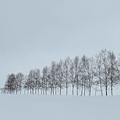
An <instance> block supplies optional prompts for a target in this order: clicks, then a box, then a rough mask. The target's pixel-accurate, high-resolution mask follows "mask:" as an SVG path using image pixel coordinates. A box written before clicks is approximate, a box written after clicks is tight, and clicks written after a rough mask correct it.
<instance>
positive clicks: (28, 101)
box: [0, 94, 120, 120]
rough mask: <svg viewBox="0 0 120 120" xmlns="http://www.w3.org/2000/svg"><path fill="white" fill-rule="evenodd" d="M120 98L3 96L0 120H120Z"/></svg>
mask: <svg viewBox="0 0 120 120" xmlns="http://www.w3.org/2000/svg"><path fill="white" fill-rule="evenodd" d="M119 112H120V96H114V97H111V96H108V97H105V96H104V97H101V96H96V97H95V96H94V97H93V96H92V97H89V96H87V97H81V96H64V95H62V96H51V95H47V96H45V95H27V94H26V95H23V94H22V95H7V94H0V120H8V119H9V120H120V116H119Z"/></svg>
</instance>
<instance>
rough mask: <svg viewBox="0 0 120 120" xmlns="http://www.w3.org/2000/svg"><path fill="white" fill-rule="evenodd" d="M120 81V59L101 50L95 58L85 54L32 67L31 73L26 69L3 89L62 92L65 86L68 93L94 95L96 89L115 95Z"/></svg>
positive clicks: (4, 90) (27, 91)
mask: <svg viewBox="0 0 120 120" xmlns="http://www.w3.org/2000/svg"><path fill="white" fill-rule="evenodd" d="M119 83H120V60H119V59H117V58H116V56H115V54H114V53H113V52H111V51H107V50H101V51H100V52H99V54H97V55H96V56H95V57H94V58H92V57H91V58H89V57H86V56H85V55H84V56H82V57H81V58H79V57H78V56H76V57H75V58H74V59H70V58H69V57H67V58H66V59H65V60H60V61H59V62H54V61H53V62H52V63H51V66H50V67H47V66H46V67H44V68H43V70H42V72H41V73H40V70H39V69H35V70H31V71H30V72H29V74H28V75H27V76H25V75H24V74H22V73H18V74H17V75H15V74H10V75H9V76H8V78H7V81H6V82H5V85H4V88H3V89H2V91H3V92H4V93H10V94H11V93H16V94H17V93H18V92H19V93H21V91H24V93H28V94H29V93H31V94H46V95H47V94H48V93H50V94H51V95H56V94H58V91H59V95H61V94H62V90H63V89H64V90H65V94H66V95H68V90H69V88H71V93H72V95H74V94H75V93H76V94H77V95H81V96H82V95H84V96H85V95H86V93H88V94H89V95H91V92H92V90H95V92H96V91H97V90H99V91H100V93H101V95H102V96H103V95H104V94H105V95H106V96H107V95H108V92H110V93H111V95H113V88H114V87H115V86H117V85H119Z"/></svg>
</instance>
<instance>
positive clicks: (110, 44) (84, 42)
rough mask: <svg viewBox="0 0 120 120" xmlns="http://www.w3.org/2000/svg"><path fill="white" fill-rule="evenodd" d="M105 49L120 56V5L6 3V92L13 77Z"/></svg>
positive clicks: (45, 0) (0, 18) (0, 15)
mask: <svg viewBox="0 0 120 120" xmlns="http://www.w3.org/2000/svg"><path fill="white" fill-rule="evenodd" d="M104 48H106V49H107V50H112V51H114V52H115V53H116V55H118V53H119V52H120V1H119V0H19V1H18V0H0V87H1V86H2V87H3V84H4V82H5V80H6V77H7V75H8V74H9V73H18V72H23V73H25V74H27V73H28V72H29V70H31V69H35V68H39V69H42V68H43V67H44V66H46V65H48V66H49V65H50V63H51V61H52V60H54V61H59V59H64V58H65V57H67V56H70V57H72V58H73V57H75V56H76V55H79V56H82V55H83V54H86V55H88V56H94V55H95V54H96V53H98V51H100V50H101V49H104Z"/></svg>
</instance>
